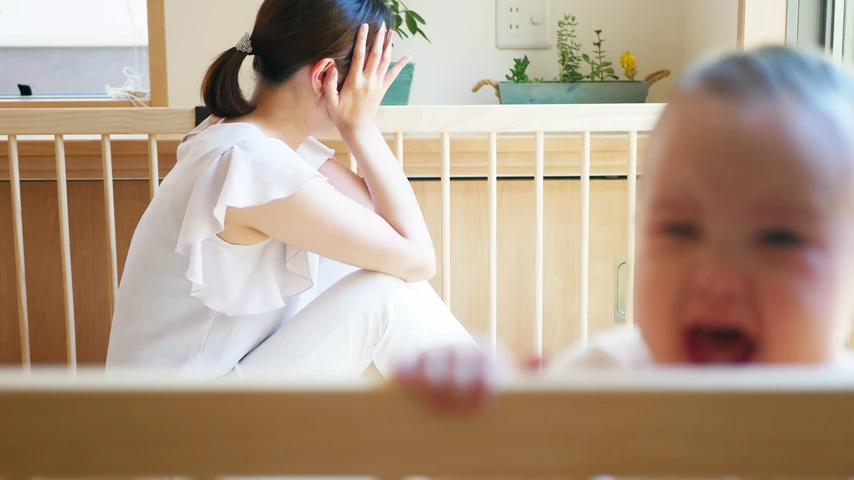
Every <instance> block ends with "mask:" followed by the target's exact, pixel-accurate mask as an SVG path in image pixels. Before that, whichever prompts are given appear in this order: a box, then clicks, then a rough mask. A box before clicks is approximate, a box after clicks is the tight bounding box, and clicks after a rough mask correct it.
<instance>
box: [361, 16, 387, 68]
mask: <svg viewBox="0 0 854 480" xmlns="http://www.w3.org/2000/svg"><path fill="white" fill-rule="evenodd" d="M387 31H388V29H386V26H385V23H383V25H382V27H380V31H379V32H377V36H376V38H374V45H373V47H371V53H370V54H369V55H368V60H367V61H366V62H365V75H369V76H371V77H373V75H374V73H375V72H376V71H377V69H378V68H379V66H380V61H381V60H382V56H383V50H384V49H383V47H384V46H385V39H386V32H387Z"/></svg>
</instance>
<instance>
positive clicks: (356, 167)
mask: <svg viewBox="0 0 854 480" xmlns="http://www.w3.org/2000/svg"><path fill="white" fill-rule="evenodd" d="M350 170H352V172H353V173H359V165H358V164H357V163H356V156H355V155H353V152H350Z"/></svg>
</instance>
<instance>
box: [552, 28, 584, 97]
mask: <svg viewBox="0 0 854 480" xmlns="http://www.w3.org/2000/svg"><path fill="white" fill-rule="evenodd" d="M557 25H558V31H557V55H558V65H559V67H560V73H559V74H558V78H557V79H556V81H558V82H564V83H570V82H579V81H581V80H583V79H584V78H585V77H584V75H583V74H582V73H581V58H582V57H580V56H579V52H580V51H581V43H580V42H578V41H576V38H577V37H576V35H575V27H577V26H578V22H576V20H575V15H564V16H563V20H558V22H557Z"/></svg>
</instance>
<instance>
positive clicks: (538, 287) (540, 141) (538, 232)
mask: <svg viewBox="0 0 854 480" xmlns="http://www.w3.org/2000/svg"><path fill="white" fill-rule="evenodd" d="M536 142H537V146H536V163H535V173H534V190H535V191H536V209H535V210H536V211H535V214H536V215H535V218H536V227H535V228H534V232H535V234H534V235H535V239H534V318H536V321H537V355H539V356H540V357H542V355H543V242H544V240H543V203H544V198H543V197H544V196H545V195H544V193H543V190H544V188H545V186H544V185H543V169H544V163H545V136H544V134H543V132H537V134H536Z"/></svg>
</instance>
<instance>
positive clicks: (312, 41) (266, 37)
mask: <svg viewBox="0 0 854 480" xmlns="http://www.w3.org/2000/svg"><path fill="white" fill-rule="evenodd" d="M383 22H385V23H386V25H387V26H388V27H389V28H392V27H393V26H394V17H393V15H392V14H391V12H390V10H389V8H388V6H387V5H386V0H265V1H264V3H263V4H262V5H261V8H260V9H259V10H258V15H257V17H256V19H255V27H254V29H253V31H252V35H251V37H250V38H251V40H250V42H251V46H252V54H253V55H254V60H253V62H252V67H253V69H254V71H255V74H256V78H257V79H258V81H259V82H261V83H265V84H268V85H271V86H272V85H279V84H282V83H284V82H286V81H288V80H289V79H290V78H291V77H293V75H294V74H295V73H297V72H298V71H299V70H300V69H301V68H302V67H304V66H306V65H311V64H313V63H314V62H317V61H319V60H322V59H324V58H332V59H334V60H335V63H336V65H337V67H338V73H339V78H341V79H343V78H345V77H346V76H347V73H348V72H349V70H350V62H351V59H352V56H353V48H354V45H355V39H356V32H357V31H358V29H359V27H360V26H361V25H363V24H365V23H367V24H368V25H370V27H371V29H370V34H369V35H368V45H372V44H373V38H374V37H375V36H376V34H377V31H378V30H379V29H380V26H381V25H382V24H383ZM246 57H247V54H246V53H244V52H241V51H239V50H237V48H230V49H228V50H226V51H225V52H223V53H222V54H221V55H220V56H219V57H218V58H217V59H216V60H215V61H214V62H213V64H212V65H211V66H210V68H209V69H208V72H207V74H206V75H205V80H204V83H203V84H202V98H203V99H204V101H205V106H207V108H208V110H209V111H210V112H211V114H212V115H214V116H216V117H220V118H233V117H239V116H243V115H247V114H249V113H252V111H254V110H255V107H254V106H253V105H251V104H250V103H249V101H247V100H246V98H245V97H244V96H243V92H242V91H241V90H240V83H239V78H240V75H239V74H240V67H241V66H242V65H243V61H244V60H245V59H246Z"/></svg>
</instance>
